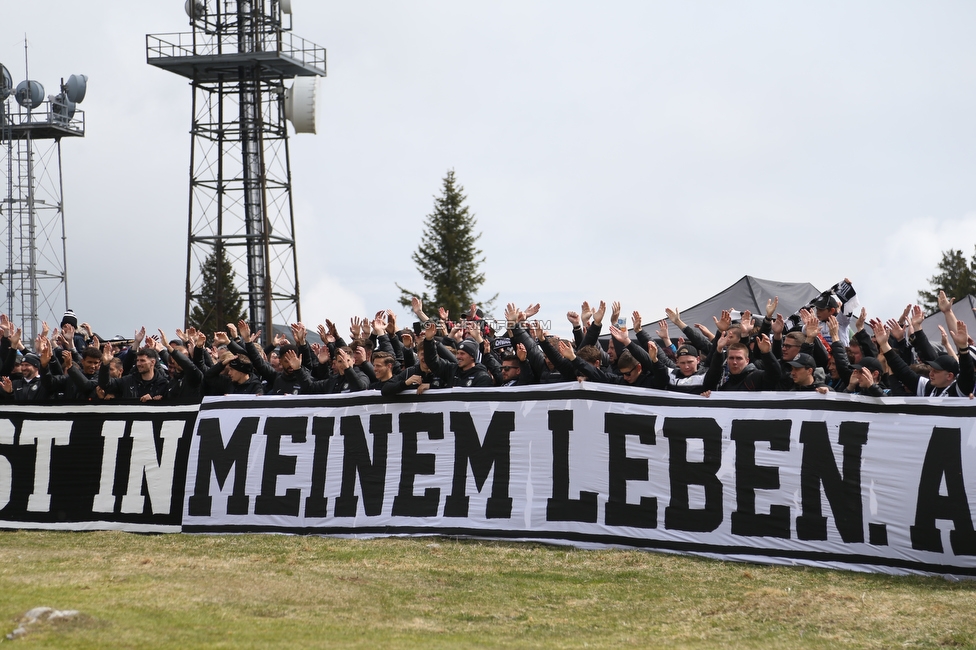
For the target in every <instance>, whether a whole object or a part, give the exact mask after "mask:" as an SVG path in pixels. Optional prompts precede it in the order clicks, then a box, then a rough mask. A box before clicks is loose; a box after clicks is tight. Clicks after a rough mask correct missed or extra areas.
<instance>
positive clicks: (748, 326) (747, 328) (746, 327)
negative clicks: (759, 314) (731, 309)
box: [739, 309, 756, 339]
mask: <svg viewBox="0 0 976 650" xmlns="http://www.w3.org/2000/svg"><path fill="white" fill-rule="evenodd" d="M739 326H740V327H741V328H742V338H744V339H745V338H749V337H750V336H752V330H753V329H755V327H756V321H755V319H753V317H752V312H751V311H749V310H748V309H747V310H745V311H744V312H742V318H741V319H740V320H739Z"/></svg>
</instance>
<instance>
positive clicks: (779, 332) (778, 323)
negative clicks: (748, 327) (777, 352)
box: [772, 314, 786, 339]
mask: <svg viewBox="0 0 976 650" xmlns="http://www.w3.org/2000/svg"><path fill="white" fill-rule="evenodd" d="M785 329H786V321H785V320H783V314H776V320H774V321H773V325H772V332H773V338H777V339H778V338H779V337H781V336H783V330H785Z"/></svg>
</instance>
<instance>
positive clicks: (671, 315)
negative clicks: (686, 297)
mask: <svg viewBox="0 0 976 650" xmlns="http://www.w3.org/2000/svg"><path fill="white" fill-rule="evenodd" d="M664 313H665V314H667V315H668V319H669V320H670V321H671V322H672V323H674V326H675V327H677V328H678V329H679V330H683V329H684V328H685V323H684V321H683V320H681V312H679V311H678V308H677V307H675V308H674V309H671V308H670V307H668V308H665V310H664Z"/></svg>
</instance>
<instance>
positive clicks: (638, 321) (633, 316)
mask: <svg viewBox="0 0 976 650" xmlns="http://www.w3.org/2000/svg"><path fill="white" fill-rule="evenodd" d="M630 318H631V319H632V320H633V321H634V331H635V332H639V331H640V330H641V326H642V325H643V324H644V321H642V320H641V315H640V312H639V311H637V310H636V309H635V310H634V313H633V314H631V315H630Z"/></svg>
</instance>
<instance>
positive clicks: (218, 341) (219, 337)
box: [213, 332, 230, 347]
mask: <svg viewBox="0 0 976 650" xmlns="http://www.w3.org/2000/svg"><path fill="white" fill-rule="evenodd" d="M213 341H214V345H216V346H217V347H220V346H222V345H227V344H228V343H230V337H229V336H227V332H214V335H213Z"/></svg>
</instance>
